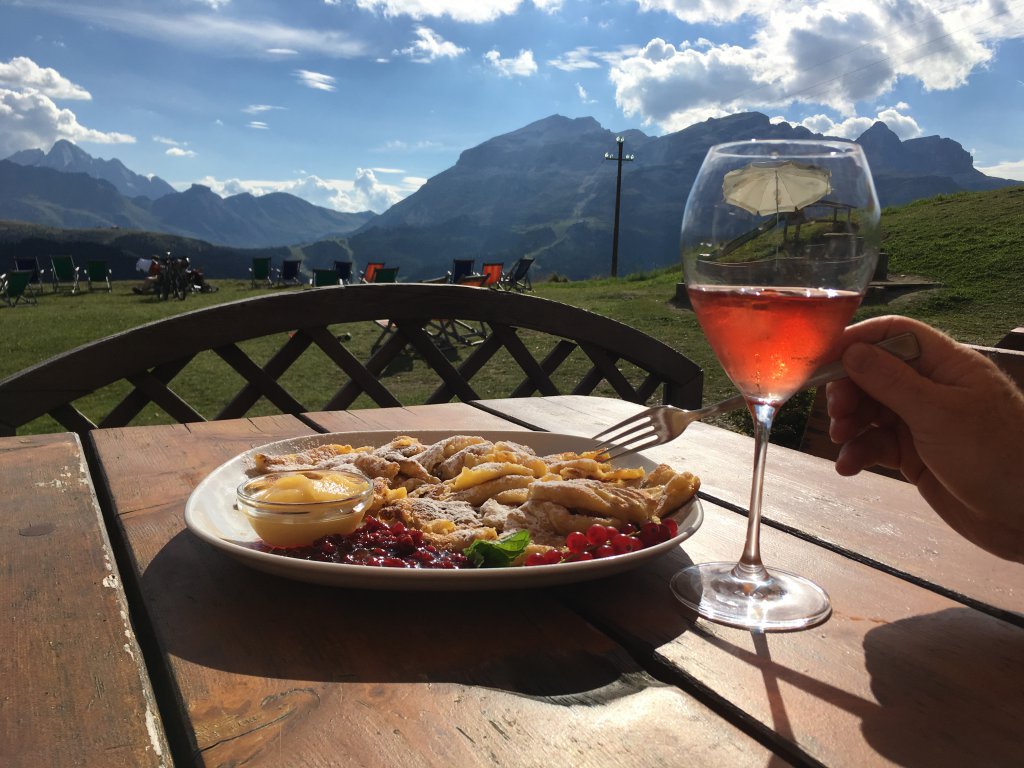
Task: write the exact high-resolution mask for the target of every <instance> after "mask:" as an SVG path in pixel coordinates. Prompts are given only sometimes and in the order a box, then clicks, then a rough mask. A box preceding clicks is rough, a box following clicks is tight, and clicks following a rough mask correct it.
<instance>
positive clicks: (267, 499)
mask: <svg viewBox="0 0 1024 768" xmlns="http://www.w3.org/2000/svg"><path fill="white" fill-rule="evenodd" d="M372 497H373V483H372V482H371V481H370V479H369V478H368V477H367V476H366V475H364V474H362V473H361V472H358V471H356V470H351V469H325V470H320V469H303V470H296V471H291V472H270V473H268V474H266V475H260V476H259V477H254V478H250V479H249V480H246V481H245V482H244V483H242V484H241V485H239V486H238V490H237V492H236V499H237V506H238V509H239V510H241V511H242V513H243V514H245V516H246V518H247V519H248V521H249V524H250V525H251V526H252V528H253V530H254V531H255V532H256V535H257V536H259V537H260V539H262V540H263V542H264V543H265V544H267V545H268V546H272V547H302V546H306V545H308V544H312V543H313V542H314V541H316V540H317V539H319V538H322V537H324V536H330V535H332V534H341V535H345V534H349V533H352V531H354V530H355V529H356V528H358V527H359V524H360V523H361V522H362V521H363V514H364V513H365V512H366V508H367V506H369V503H370V500H371V499H372Z"/></svg>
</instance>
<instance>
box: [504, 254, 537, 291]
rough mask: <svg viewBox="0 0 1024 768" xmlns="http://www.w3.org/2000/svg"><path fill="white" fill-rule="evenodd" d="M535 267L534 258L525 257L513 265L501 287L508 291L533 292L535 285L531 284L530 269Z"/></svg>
mask: <svg viewBox="0 0 1024 768" xmlns="http://www.w3.org/2000/svg"><path fill="white" fill-rule="evenodd" d="M532 266H533V257H532V256H524V257H523V258H521V259H519V261H517V262H516V263H515V264H513V265H512V269H511V270H509V272H508V274H505V275H503V276H502V278H501V287H502V288H504V289H505V290H506V291H516V292H517V293H522V292H523V291H532V290H533V284H532V283H531V282H530V267H532Z"/></svg>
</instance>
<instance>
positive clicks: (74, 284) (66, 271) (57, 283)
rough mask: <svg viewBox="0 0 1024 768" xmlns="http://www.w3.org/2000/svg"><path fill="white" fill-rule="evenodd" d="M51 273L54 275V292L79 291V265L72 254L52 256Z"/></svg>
mask: <svg viewBox="0 0 1024 768" xmlns="http://www.w3.org/2000/svg"><path fill="white" fill-rule="evenodd" d="M50 267H51V275H52V277H53V292H54V293H57V292H58V291H67V292H68V293H78V267H77V266H76V265H75V259H74V257H72V256H64V255H61V256H51V257H50Z"/></svg>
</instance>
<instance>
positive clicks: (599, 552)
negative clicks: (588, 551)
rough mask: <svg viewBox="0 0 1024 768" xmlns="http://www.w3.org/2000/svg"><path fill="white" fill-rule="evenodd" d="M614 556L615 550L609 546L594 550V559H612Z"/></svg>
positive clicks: (604, 545) (605, 545)
mask: <svg viewBox="0 0 1024 768" xmlns="http://www.w3.org/2000/svg"><path fill="white" fill-rule="evenodd" d="M614 554H616V552H615V550H614V549H612V547H611V546H610V545H608V544H602V545H601V546H599V547H598V548H597V549H595V550H594V557H596V558H602V557H611V556H612V555H614Z"/></svg>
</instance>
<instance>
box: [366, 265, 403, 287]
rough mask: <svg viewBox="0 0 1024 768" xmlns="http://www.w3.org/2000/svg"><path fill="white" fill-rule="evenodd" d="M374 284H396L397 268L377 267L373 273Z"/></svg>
mask: <svg viewBox="0 0 1024 768" xmlns="http://www.w3.org/2000/svg"><path fill="white" fill-rule="evenodd" d="M372 282H374V283H397V282H398V267H378V268H377V270H376V271H375V272H374V273H373V280H372Z"/></svg>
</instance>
